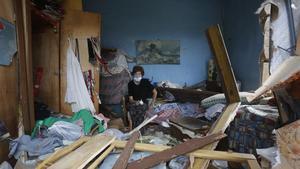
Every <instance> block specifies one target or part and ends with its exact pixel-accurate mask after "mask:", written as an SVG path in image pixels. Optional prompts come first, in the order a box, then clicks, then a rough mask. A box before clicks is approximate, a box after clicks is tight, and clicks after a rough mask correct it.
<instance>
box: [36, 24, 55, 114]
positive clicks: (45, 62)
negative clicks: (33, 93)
mask: <svg viewBox="0 0 300 169" xmlns="http://www.w3.org/2000/svg"><path fill="white" fill-rule="evenodd" d="M32 39H33V40H32V46H33V48H34V50H33V53H32V57H33V70H34V71H35V70H36V68H38V67H41V68H43V75H42V80H41V84H40V88H39V95H38V99H40V100H41V101H42V102H44V103H45V104H47V105H48V106H49V107H50V109H51V110H53V111H56V112H59V34H58V33H55V32H54V31H53V29H52V28H48V29H44V32H42V33H33V34H32Z"/></svg>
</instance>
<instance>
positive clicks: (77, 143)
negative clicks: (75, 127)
mask: <svg viewBox="0 0 300 169" xmlns="http://www.w3.org/2000/svg"><path fill="white" fill-rule="evenodd" d="M89 139H90V138H88V137H81V138H80V139H78V140H77V141H75V142H74V143H72V144H71V145H69V146H67V147H64V148H62V149H59V150H58V151H56V152H55V153H53V154H52V155H51V156H50V157H48V158H47V159H46V160H44V161H43V162H42V163H41V164H39V165H38V167H37V169H45V168H48V167H49V166H50V165H52V164H53V163H54V162H56V161H57V160H59V159H60V158H62V157H63V156H65V155H67V154H69V153H70V152H72V151H73V150H75V149H76V148H78V147H80V146H81V145H82V144H84V143H85V142H87V141H88V140H89Z"/></svg>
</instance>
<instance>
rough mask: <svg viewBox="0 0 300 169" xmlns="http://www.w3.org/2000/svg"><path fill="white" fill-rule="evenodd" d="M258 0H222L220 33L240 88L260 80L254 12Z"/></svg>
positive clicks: (259, 43)
mask: <svg viewBox="0 0 300 169" xmlns="http://www.w3.org/2000/svg"><path fill="white" fill-rule="evenodd" d="M261 2H262V1H261V0H223V1H222V6H223V19H222V20H223V24H222V26H223V35H224V39H225V43H226V46H227V50H228V54H229V56H230V60H231V64H232V67H233V71H234V72H235V76H236V79H238V80H240V81H241V82H242V89H243V90H255V89H256V88H257V87H258V86H259V83H260V73H259V71H260V68H259V55H260V52H261V50H262V46H263V35H262V32H261V29H260V26H259V23H258V16H257V15H256V14H254V12H255V11H256V10H257V8H258V7H259V6H260V4H261Z"/></svg>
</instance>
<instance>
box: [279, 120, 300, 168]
mask: <svg viewBox="0 0 300 169" xmlns="http://www.w3.org/2000/svg"><path fill="white" fill-rule="evenodd" d="M276 141H277V146H278V148H279V153H278V155H279V158H280V162H279V164H277V165H276V166H275V168H278V169H279V168H280V169H281V168H282V169H283V168H284V169H289V168H293V169H296V168H299V166H300V160H299V159H300V120H298V121H295V122H293V123H291V124H288V125H286V126H284V127H282V128H280V129H278V130H276Z"/></svg>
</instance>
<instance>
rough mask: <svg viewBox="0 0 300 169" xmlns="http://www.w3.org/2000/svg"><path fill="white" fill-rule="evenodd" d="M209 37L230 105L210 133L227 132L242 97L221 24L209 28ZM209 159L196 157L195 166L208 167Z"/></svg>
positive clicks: (210, 147) (208, 148)
mask: <svg viewBox="0 0 300 169" xmlns="http://www.w3.org/2000/svg"><path fill="white" fill-rule="evenodd" d="M207 34H208V39H209V41H210V44H211V48H212V50H213V52H214V54H215V58H216V63H217V66H218V69H219V72H220V75H221V77H222V78H221V79H222V87H223V89H224V93H225V96H226V101H227V103H229V105H228V106H227V107H226V109H225V111H223V112H222V114H221V115H220V116H219V118H218V120H217V121H216V122H215V123H214V125H213V126H212V127H211V129H210V131H209V133H211V134H213V133H216V132H220V131H221V132H225V130H226V128H227V127H228V126H229V124H230V122H231V121H232V120H233V119H234V117H235V115H236V112H237V110H238V107H239V106H240V104H241V103H240V97H239V93H238V90H237V86H236V80H235V77H234V74H233V71H232V68H231V63H230V60H229V56H228V53H227V50H226V46H225V43H224V39H223V36H222V34H221V30H220V27H219V25H216V26H212V27H210V28H208V31H207ZM217 144H218V143H217V142H216V143H213V144H210V145H207V146H205V147H204V148H203V149H206V150H214V149H215V148H216V146H217ZM208 164H209V160H204V159H195V161H194V165H193V168H197V169H199V168H207V166H208Z"/></svg>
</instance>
